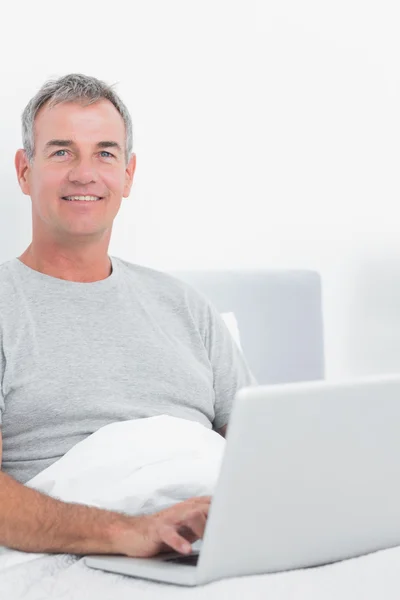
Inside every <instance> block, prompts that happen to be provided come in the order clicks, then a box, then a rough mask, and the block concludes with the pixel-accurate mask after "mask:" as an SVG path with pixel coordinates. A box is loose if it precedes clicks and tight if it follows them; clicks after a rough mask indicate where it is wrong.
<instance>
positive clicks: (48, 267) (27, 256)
mask: <svg viewBox="0 0 400 600" xmlns="http://www.w3.org/2000/svg"><path fill="white" fill-rule="evenodd" d="M18 258H19V260H20V261H21V262H22V263H24V265H26V266H27V267H30V268H31V269H34V270H35V271H39V272H40V273H43V274H44V275H50V277H56V278H58V279H64V280H66V281H76V282H80V283H91V282H94V281H100V280H102V279H106V278H107V277H109V276H110V275H111V273H112V265H111V261H110V258H109V256H108V254H107V253H106V255H105V256H102V257H96V259H95V260H91V261H90V260H89V261H88V260H83V259H82V257H79V258H77V257H71V256H67V255H66V254H65V253H64V254H62V255H58V256H51V257H49V256H37V255H36V254H35V252H34V251H33V250H32V247H31V246H28V248H27V249H26V250H25V252H24V253H23V254H21V256H19V257H18Z"/></svg>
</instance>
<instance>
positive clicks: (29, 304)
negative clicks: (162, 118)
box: [0, 74, 255, 556]
mask: <svg viewBox="0 0 400 600" xmlns="http://www.w3.org/2000/svg"><path fill="white" fill-rule="evenodd" d="M23 145H24V148H23V149H20V150H18V152H17V153H16V157H15V166H16V171H17V176H18V182H19V185H20V187H21V190H22V191H23V193H24V194H26V195H28V196H30V198H31V202H32V234H33V235H32V242H31V243H30V245H29V246H28V248H27V249H26V250H25V252H23V253H22V255H21V256H19V257H18V258H14V259H11V260H9V261H7V262H5V263H3V264H1V265H0V384H1V386H0V423H1V431H0V464H1V471H0V545H4V546H8V547H11V548H16V549H19V550H25V551H28V552H29V551H32V552H71V553H74V554H87V553H98V554H100V553H107V554H108V553H116V554H126V555H129V556H152V555H154V554H157V553H159V552H162V551H163V550H166V549H170V548H173V549H175V550H177V551H178V552H182V553H185V552H190V550H191V546H190V543H191V542H193V541H195V540H196V539H198V538H200V537H202V535H203V532H204V527H205V523H206V518H207V514H208V510H209V505H210V497H200V498H192V499H189V500H186V501H184V502H180V503H178V504H176V505H174V506H172V507H170V508H167V509H165V510H163V511H160V512H158V513H156V514H153V515H147V516H127V515H123V514H119V513H114V512H111V511H106V510H100V509H97V508H94V507H89V506H83V505H79V504H68V503H64V502H61V501H59V500H57V499H54V498H51V497H49V496H46V495H44V494H41V493H39V492H37V491H36V490H33V489H31V488H29V487H28V486H25V485H24V483H26V482H27V481H29V480H30V479H31V478H32V477H34V476H35V475H36V474H37V473H39V472H40V471H41V470H43V469H45V468H46V467H48V466H50V465H51V464H52V463H54V462H55V461H56V460H58V459H59V458H60V457H62V456H63V455H64V454H65V453H66V452H68V450H69V449H70V448H72V447H73V446H74V445H75V444H77V443H78V442H80V441H82V440H83V439H85V438H86V437H87V436H89V435H90V434H92V433H94V432H95V431H97V430H98V429H99V428H100V427H102V426H105V425H107V424H109V423H112V422H115V421H121V420H128V419H138V418H145V417H151V416H155V415H160V414H168V415H171V416H175V417H180V418H183V419H189V420H194V421H197V422H199V423H201V424H202V425H204V426H205V427H208V428H214V429H215V430H217V431H219V432H220V433H221V434H222V435H225V431H226V426H227V423H228V418H229V414H230V411H231V406H232V401H233V398H234V396H235V393H236V391H237V390H238V389H239V388H240V387H243V386H246V385H250V384H252V383H254V382H255V381H254V379H253V377H252V375H251V373H250V371H249V369H248V366H247V364H246V362H245V360H244V358H243V356H242V354H241V353H240V352H239V350H238V348H237V347H236V344H235V342H234V341H233V339H232V337H231V336H230V334H229V332H228V330H227V328H226V326H225V324H224V322H223V321H222V319H221V317H220V315H219V314H218V312H217V311H216V309H215V308H214V307H213V306H212V305H211V304H210V303H209V302H208V301H207V300H206V299H205V298H204V297H203V296H202V295H201V294H199V293H197V292H196V291H195V290H194V289H193V288H191V287H190V286H188V285H186V284H184V283H183V282H181V281H179V280H178V279H176V278H174V277H172V276H171V275H168V274H166V273H162V272H159V271H156V270H153V269H150V268H147V267H143V266H139V265H135V264H132V263H129V262H128V261H125V260H122V259H120V258H117V257H112V256H109V255H108V246H109V242H110V236H111V231H112V225H113V221H114V218H115V217H116V215H117V213H118V211H119V208H120V205H121V202H122V198H123V197H125V198H126V197H128V195H129V193H130V189H131V185H132V180H133V176H134V172H135V166H136V157H135V154H133V153H132V124H131V119H130V116H129V113H128V110H127V109H126V107H125V106H124V104H123V103H122V101H121V100H120V99H119V97H118V96H117V94H116V93H115V92H114V90H113V89H112V88H111V87H110V86H108V85H106V84H105V83H104V82H102V81H99V80H97V79H95V78H94V77H86V76H84V75H79V74H72V75H67V76H65V77H62V78H60V79H58V80H54V81H49V82H47V83H46V84H45V85H44V86H43V87H42V88H41V89H40V90H39V91H38V93H37V94H36V95H35V96H34V98H32V100H31V101H30V102H29V103H28V105H27V107H26V108H25V110H24V112H23Z"/></svg>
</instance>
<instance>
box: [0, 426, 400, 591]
mask: <svg viewBox="0 0 400 600" xmlns="http://www.w3.org/2000/svg"><path fill="white" fill-rule="evenodd" d="M224 445H225V440H224V439H223V438H222V437H221V436H219V435H218V434H217V433H215V432H213V431H210V430H207V429H206V428H205V427H203V426H201V425H199V424H197V423H192V422H191V421H186V420H182V419H177V418H173V417H168V416H160V417H152V418H149V419H142V420H139V421H127V422H123V423H114V424H112V425H108V426H107V427H103V428H102V429H100V430H99V431H97V432H96V433H95V434H93V435H92V436H90V437H89V438H87V439H86V440H84V441H83V442H81V443H80V444H77V445H76V446H75V447H74V448H72V449H71V450H70V451H69V452H68V453H67V454H66V455H65V456H64V457H63V458H62V459H60V460H59V461H57V462H56V463H54V464H53V465H52V466H51V467H49V468H48V469H46V470H45V471H43V472H42V473H40V474H39V475H37V476H36V477H35V478H34V479H32V480H31V481H30V482H29V485H30V486H31V487H35V488H36V489H40V490H42V491H44V492H46V493H48V494H51V495H53V496H57V497H58V498H61V499H63V500H70V501H75V502H82V503H86V504H91V505H95V506H98V507H104V508H109V509H115V510H123V511H124V512H131V513H138V512H150V511H153V510H157V509H158V508H161V507H164V506H167V505H170V504H173V503H175V502H176V501H179V500H184V499H186V498H188V497H191V496H197V495H205V494H207V495H208V494H212V492H213V489H214V486H215V483H216V480H217V477H218V472H219V469H220V464H221V459H222V456H223V451H224ZM265 543H268V540H265ZM20 598H21V599H22V598H24V599H25V600H56V599H57V598H59V599H63V600H86V599H87V598H96V600H110V599H114V598H118V600H128V599H129V600H131V599H132V598H140V599H141V600H159V599H160V598H163V599H171V600H177V599H178V600H179V599H181V598H182V599H183V600H186V599H193V600H194V599H196V600H203V599H204V600H222V599H225V598H229V600H239V599H240V600H241V599H243V598H251V600H261V599H266V598H267V599H268V600H339V599H340V600H372V599H373V600H375V599H376V600H399V598H400V548H393V549H390V550H384V551H380V552H376V553H374V554H370V555H367V556H362V557H360V558H356V559H352V560H346V561H342V562H338V563H335V564H332V565H327V566H324V567H317V568H312V569H298V570H296V571H290V572H284V573H276V574H273V575H257V576H251V577H240V578H231V579H226V580H223V581H217V582H213V583H210V584H208V585H205V586H200V587H198V588H184V587H178V586H174V585H170V584H162V583H156V582H151V581H146V580H141V579H136V578H133V577H126V576H123V575H117V574H113V573H105V572H103V571H98V570H95V569H90V568H88V567H86V566H85V565H84V563H83V561H82V559H81V557H78V556H72V555H67V554H59V555H41V554H37V555H35V554H27V553H23V552H13V551H10V550H4V551H3V554H0V599H1V600H3V599H4V600H19V599H20Z"/></svg>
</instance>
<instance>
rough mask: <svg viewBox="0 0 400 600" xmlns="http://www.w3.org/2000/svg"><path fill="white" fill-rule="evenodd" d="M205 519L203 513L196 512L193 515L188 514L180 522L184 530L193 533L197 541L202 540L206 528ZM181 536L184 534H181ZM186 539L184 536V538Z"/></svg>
mask: <svg viewBox="0 0 400 600" xmlns="http://www.w3.org/2000/svg"><path fill="white" fill-rule="evenodd" d="M206 523H207V517H206V515H205V514H204V513H203V512H196V513H193V514H189V515H188V516H187V517H186V518H185V519H183V521H182V525H183V527H184V528H188V529H189V530H190V531H193V533H194V534H195V536H196V537H197V539H199V538H202V537H203V535H204V530H205V528H206ZM181 533H182V534H183V535H185V534H184V532H181ZM185 537H186V536H185Z"/></svg>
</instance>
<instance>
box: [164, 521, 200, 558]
mask: <svg viewBox="0 0 400 600" xmlns="http://www.w3.org/2000/svg"><path fill="white" fill-rule="evenodd" d="M158 533H159V536H160V538H161V540H162V541H163V542H164V543H165V544H167V545H168V546H170V547H171V548H172V549H173V550H175V551H176V552H180V553H183V554H187V553H189V552H191V551H192V546H191V544H190V543H189V542H188V541H187V540H185V538H184V537H182V536H181V535H179V533H178V532H177V531H176V530H175V528H174V526H173V525H163V526H161V527H160V529H159V532H158Z"/></svg>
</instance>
